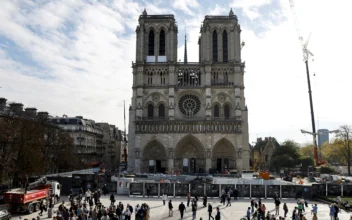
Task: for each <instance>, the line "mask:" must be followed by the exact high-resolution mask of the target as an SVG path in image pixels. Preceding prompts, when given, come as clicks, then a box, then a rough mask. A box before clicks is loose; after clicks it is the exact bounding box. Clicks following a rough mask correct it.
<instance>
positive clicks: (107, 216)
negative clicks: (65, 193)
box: [20, 189, 150, 220]
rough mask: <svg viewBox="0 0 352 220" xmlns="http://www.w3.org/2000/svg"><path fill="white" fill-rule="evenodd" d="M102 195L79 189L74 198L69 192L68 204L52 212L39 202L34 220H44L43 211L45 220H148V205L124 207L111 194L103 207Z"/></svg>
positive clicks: (127, 205) (99, 192)
mask: <svg viewBox="0 0 352 220" xmlns="http://www.w3.org/2000/svg"><path fill="white" fill-rule="evenodd" d="M102 193H103V191H102V190H99V189H98V190H96V191H94V192H93V191H91V190H90V189H88V190H87V191H86V192H85V193H83V189H81V190H80V193H79V194H78V195H77V196H74V195H73V193H72V192H71V195H70V196H69V203H65V202H64V201H63V202H62V203H61V204H60V205H59V206H58V208H57V210H55V211H54V210H53V207H54V206H53V203H51V202H50V203H49V205H48V206H47V205H46V204H45V203H44V202H41V203H40V206H39V209H40V213H39V214H38V216H37V218H36V219H35V220H39V219H40V218H41V217H43V218H44V215H45V213H44V211H45V212H47V218H52V219H53V220H130V219H131V217H132V215H134V216H135V219H136V220H149V219H150V215H149V212H150V208H149V205H148V204H146V203H142V204H141V205H139V204H137V205H136V206H135V207H132V206H131V205H130V204H128V203H127V204H126V207H124V204H123V203H122V202H119V203H116V200H115V196H114V194H111V195H110V205H109V206H108V207H105V206H104V205H103V204H102V203H101V201H100V198H101V196H102ZM104 194H105V193H104ZM115 203H116V204H115ZM20 219H21V218H20ZM24 220H28V219H24ZM32 220H33V219H32Z"/></svg>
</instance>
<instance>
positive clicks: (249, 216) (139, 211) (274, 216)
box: [25, 188, 352, 220]
mask: <svg viewBox="0 0 352 220" xmlns="http://www.w3.org/2000/svg"><path fill="white" fill-rule="evenodd" d="M102 194H107V193H103V191H102V190H99V189H98V190H95V191H91V190H90V189H88V190H87V191H86V192H83V189H81V190H80V193H79V194H78V195H77V196H74V195H73V194H72V193H71V195H70V196H69V203H64V202H62V203H61V204H60V205H59V206H58V209H57V210H55V211H53V207H54V203H55V200H54V198H52V199H50V200H49V201H48V204H46V203H45V202H44V201H42V202H41V203H40V205H39V207H38V208H39V210H40V212H39V214H38V216H37V219H32V220H39V219H40V218H41V217H42V216H43V215H45V213H46V212H47V217H48V218H52V219H54V220H130V219H131V217H132V216H133V215H134V216H135V218H134V219H136V220H149V219H150V207H149V206H148V204H146V203H142V204H141V205H139V204H137V205H136V206H135V207H133V206H132V205H130V204H128V203H127V204H126V207H125V206H124V204H123V203H122V202H118V203H117V202H116V199H115V196H114V194H111V195H110V204H109V205H108V207H105V206H104V205H103V204H102V203H101V202H100V198H101V196H102ZM232 197H233V199H234V200H236V199H237V194H236V193H234V191H233V190H232V189H231V188H230V189H227V190H226V191H225V190H223V191H222V193H221V196H220V205H219V206H218V207H216V208H215V213H214V212H213V211H214V210H213V206H212V205H211V203H208V198H207V196H204V197H203V198H202V202H201V205H198V203H199V202H200V201H199V198H198V196H197V195H195V196H194V197H191V195H190V192H188V194H187V202H186V204H184V203H183V202H181V203H180V204H179V205H178V211H179V213H180V217H181V219H183V218H184V214H185V212H186V210H187V209H190V210H191V213H192V219H193V220H196V219H197V211H198V207H199V206H202V208H206V209H207V213H208V219H209V220H210V219H212V220H221V212H220V207H221V205H223V206H225V205H226V206H225V207H229V206H231V200H232ZM161 198H162V201H163V205H164V206H165V205H166V202H167V201H168V202H167V206H168V210H169V217H173V214H174V212H173V211H174V206H173V201H172V200H171V199H169V200H168V196H167V195H166V194H163V195H162V197H161ZM273 203H274V204H275V213H274V212H272V213H271V212H270V211H269V210H267V208H266V206H265V204H264V203H263V202H262V200H261V199H257V200H255V199H252V200H251V201H250V206H249V207H248V209H247V210H246V212H245V213H246V214H245V217H244V218H243V220H283V219H292V220H307V219H308V217H309V218H310V219H312V220H318V217H317V214H318V206H317V204H312V205H311V208H309V207H308V202H307V201H306V200H305V199H304V198H303V197H302V198H300V199H298V201H297V206H295V207H294V208H293V210H292V215H291V216H289V211H290V210H289V209H288V206H287V204H286V203H283V205H282V204H281V201H280V199H279V198H278V197H277V196H276V197H275V198H274V200H273ZM338 203H339V204H336V203H334V204H331V205H330V206H329V208H330V213H329V215H330V219H331V220H337V219H338V213H339V205H342V204H343V203H342V200H341V198H338ZM340 203H341V204H340ZM343 205H345V204H343ZM281 210H282V211H281ZM280 211H281V212H280ZM309 211H310V215H309ZM280 213H281V215H280ZM351 218H352V217H351ZM200 219H201V220H202V217H200ZM25 220H27V219H25ZM241 220H242V219H241Z"/></svg>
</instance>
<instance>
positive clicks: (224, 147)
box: [212, 139, 236, 173]
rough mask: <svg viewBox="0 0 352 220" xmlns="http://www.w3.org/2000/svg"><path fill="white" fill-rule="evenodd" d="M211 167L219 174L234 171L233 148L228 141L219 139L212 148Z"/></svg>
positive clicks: (234, 157)
mask: <svg viewBox="0 0 352 220" xmlns="http://www.w3.org/2000/svg"><path fill="white" fill-rule="evenodd" d="M212 167H216V170H217V171H218V172H219V173H221V172H223V171H225V170H230V169H236V154H235V148H234V146H233V145H232V144H231V142H230V141H229V140H227V139H221V140H220V141H218V142H217V143H216V144H215V146H214V147H213V153H212Z"/></svg>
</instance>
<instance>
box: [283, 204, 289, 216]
mask: <svg viewBox="0 0 352 220" xmlns="http://www.w3.org/2000/svg"><path fill="white" fill-rule="evenodd" d="M284 213H285V215H284V218H286V216H287V213H288V208H287V205H286V203H284Z"/></svg>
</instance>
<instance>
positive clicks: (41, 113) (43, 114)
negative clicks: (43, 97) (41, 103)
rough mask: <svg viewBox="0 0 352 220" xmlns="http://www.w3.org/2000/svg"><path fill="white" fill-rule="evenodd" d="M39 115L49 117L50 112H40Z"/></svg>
mask: <svg viewBox="0 0 352 220" xmlns="http://www.w3.org/2000/svg"><path fill="white" fill-rule="evenodd" d="M38 117H40V118H45V119H47V118H48V117H49V113H48V112H38Z"/></svg>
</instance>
